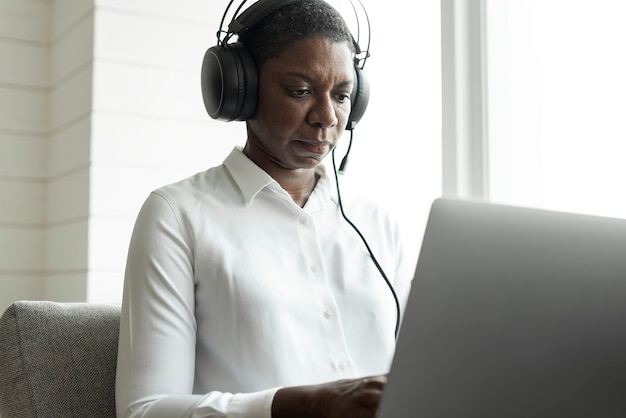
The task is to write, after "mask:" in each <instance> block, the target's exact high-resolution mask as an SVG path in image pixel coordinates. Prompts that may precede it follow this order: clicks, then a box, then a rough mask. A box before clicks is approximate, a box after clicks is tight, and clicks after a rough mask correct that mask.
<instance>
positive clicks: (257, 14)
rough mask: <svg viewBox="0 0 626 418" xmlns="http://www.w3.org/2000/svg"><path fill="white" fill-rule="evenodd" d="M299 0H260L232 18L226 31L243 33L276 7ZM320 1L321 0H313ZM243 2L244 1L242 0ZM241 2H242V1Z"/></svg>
mask: <svg viewBox="0 0 626 418" xmlns="http://www.w3.org/2000/svg"><path fill="white" fill-rule="evenodd" d="M299 1H301V0H260V1H257V2H256V3H254V4H253V5H252V6H250V7H248V8H247V9H246V10H244V11H243V13H241V14H240V15H239V16H236V17H234V18H233V20H232V21H231V22H230V24H229V25H228V32H229V33H234V34H236V35H243V34H244V33H245V32H246V31H247V30H248V29H250V28H251V27H253V26H254V25H256V24H257V23H259V22H260V21H261V20H263V18H264V17H266V16H269V15H271V14H272V13H274V12H275V11H276V10H278V9H282V8H283V7H285V6H287V5H289V4H291V3H297V2H299ZM314 1H320V2H322V1H323V0H314ZM244 3H245V1H244ZM242 4H243V3H242ZM227 10H228V9H227Z"/></svg>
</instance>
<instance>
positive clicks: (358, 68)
mask: <svg viewBox="0 0 626 418" xmlns="http://www.w3.org/2000/svg"><path fill="white" fill-rule="evenodd" d="M298 1H301V0H259V1H257V2H256V3H254V4H253V5H252V6H250V7H249V8H248V9H246V10H245V11H244V12H243V13H241V14H239V15H238V16H237V13H238V12H239V10H240V9H241V7H242V6H243V5H244V4H245V2H246V0H244V1H243V2H242V3H241V4H240V5H239V7H238V8H237V10H236V11H235V15H236V16H233V19H232V20H231V22H230V24H229V25H228V30H227V31H223V30H222V27H223V24H224V19H225V17H226V13H227V12H228V9H229V8H230V6H231V5H232V3H233V0H231V1H230V3H229V4H228V7H227V8H226V11H225V12H224V16H223V17H222V23H221V25H220V28H219V31H218V32H217V45H216V46H213V47H211V48H209V49H208V50H207V51H206V53H205V54H204V60H203V62H202V72H201V84H202V98H203V99H204V107H205V108H206V110H207V112H208V113H209V115H210V116H211V117H212V118H213V119H219V120H225V121H232V120H241V121H244V120H247V119H249V118H251V117H252V116H253V115H254V113H255V111H256V106H257V92H258V71H257V68H256V64H255V61H254V58H252V55H251V54H250V52H249V51H248V50H247V48H246V46H245V45H244V44H243V43H242V42H234V43H228V40H229V39H230V38H231V37H232V36H234V35H238V36H239V35H241V34H243V33H244V32H245V31H247V30H248V29H249V28H251V27H252V26H254V25H256V24H257V23H258V22H259V21H260V20H261V19H263V18H264V17H266V16H268V15H270V14H271V13H273V12H275V11H276V10H278V9H280V8H282V7H284V6H287V5H288V4H291V3H296V2H298ZM317 1H323V0H317ZM351 3H352V0H351ZM361 7H362V5H361ZM353 8H354V5H353ZM355 14H356V9H355ZM357 20H358V14H357ZM368 32H369V22H368ZM223 33H225V34H226V35H225V37H224V39H221V38H220V35H221V34H223ZM368 39H369V36H368ZM352 42H353V44H354V47H355V49H356V52H357V54H356V56H355V59H354V87H353V89H352V95H351V105H352V110H351V112H350V116H349V119H348V124H347V126H346V129H348V130H352V129H353V128H354V127H355V125H356V123H357V122H358V121H359V120H360V119H361V117H362V116H363V114H364V113H365V109H366V108H367V103H368V101H369V94H370V90H369V83H368V81H367V79H366V77H365V74H364V73H363V66H364V64H365V61H366V59H367V58H368V56H369V40H368V50H366V51H365V55H364V57H363V58H359V55H361V48H360V46H359V43H358V41H357V40H355V39H354V38H353V39H352Z"/></svg>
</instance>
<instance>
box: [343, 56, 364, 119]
mask: <svg viewBox="0 0 626 418" xmlns="http://www.w3.org/2000/svg"><path fill="white" fill-rule="evenodd" d="M369 100H370V85H369V81H368V80H367V77H366V76H365V73H364V72H363V69H362V68H361V67H358V66H355V67H354V87H353V88H352V94H351V102H352V103H351V105H352V109H351V110H350V117H349V118H348V124H347V125H346V129H347V130H352V129H354V127H355V126H356V124H357V122H358V121H360V120H361V118H362V117H363V114H364V113H365V110H366V109H367V104H368V102H369Z"/></svg>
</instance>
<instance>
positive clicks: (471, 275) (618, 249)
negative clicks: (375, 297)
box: [378, 199, 626, 418]
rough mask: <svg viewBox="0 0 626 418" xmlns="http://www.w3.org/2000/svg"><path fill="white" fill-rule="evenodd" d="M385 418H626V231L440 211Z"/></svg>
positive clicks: (433, 219) (562, 218)
mask: <svg viewBox="0 0 626 418" xmlns="http://www.w3.org/2000/svg"><path fill="white" fill-rule="evenodd" d="M378 417H379V418H403V417H411V418H415V417H418V418H460V417H463V418H490V417H498V418H515V417H520V418H521V417H524V418H531V417H532V418H539V417H566V418H583V417H584V418H590V417H593V418H600V417H606V418H618V417H619V418H624V417H626V220H620V219H610V218H602V217H595V216H586V215H579V214H570V213H561V212H554V211H546V210H537V209H530V208H521V207H512V206H504V205H496V204H487V203H478V202H470V201H461V200H450V199H439V200H437V201H435V203H434V204H433V206H432V208H431V213H430V216H429V219H428V223H427V226H426V230H425V234H424V239H423V243H422V248H421V251H420V255H419V260H418V263H417V268H416V271H415V278H414V281H413V286H412V290H411V294H410V295H409V301H408V305H407V308H406V312H405V314H404V318H403V321H402V325H401V329H400V333H399V337H398V345H397V349H396V353H395V356H394V359H393V363H392V366H391V370H390V373H389V380H388V384H387V386H386V388H385V391H384V392H383V397H382V399H381V405H380V408H379V411H378Z"/></svg>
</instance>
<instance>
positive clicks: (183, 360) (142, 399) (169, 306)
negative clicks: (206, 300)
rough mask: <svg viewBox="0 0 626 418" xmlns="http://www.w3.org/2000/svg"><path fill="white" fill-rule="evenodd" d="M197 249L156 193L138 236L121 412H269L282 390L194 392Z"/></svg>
mask: <svg viewBox="0 0 626 418" xmlns="http://www.w3.org/2000/svg"><path fill="white" fill-rule="evenodd" d="M193 257H194V254H193V250H192V249H191V248H190V246H189V242H188V237H185V236H184V235H183V233H182V231H181V228H180V225H179V223H178V220H177V219H176V217H175V216H174V213H173V211H172V209H171V208H170V206H169V205H168V203H167V202H166V201H165V200H164V199H163V198H162V197H161V196H160V195H158V194H152V195H151V196H150V197H149V198H148V200H147V201H146V203H145V204H144V206H143V208H142V210H141V212H140V214H139V216H138V219H137V222H136V226H135V230H134V232H133V236H132V239H131V244H130V249H129V255H128V263H127V271H126V280H125V287H124V299H123V308H122V318H121V325H120V341H119V354H118V374H117V381H116V386H117V387H116V402H117V409H118V416H119V417H131V416H132V417H135V416H145V417H172V416H179V417H225V416H227V415H228V413H229V411H231V412H232V415H231V416H252V415H254V416H259V417H263V416H267V417H269V411H270V407H271V400H272V396H273V393H274V391H275V390H267V391H262V392H258V393H252V394H239V395H236V394H232V393H221V392H216V391H214V392H209V393H206V394H192V393H193V386H194V374H195V351H196V347H195V346H196V321H195V315H194V310H195V307H194V304H195V303H194V286H195V284H194V280H193V278H194V273H193Z"/></svg>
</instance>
